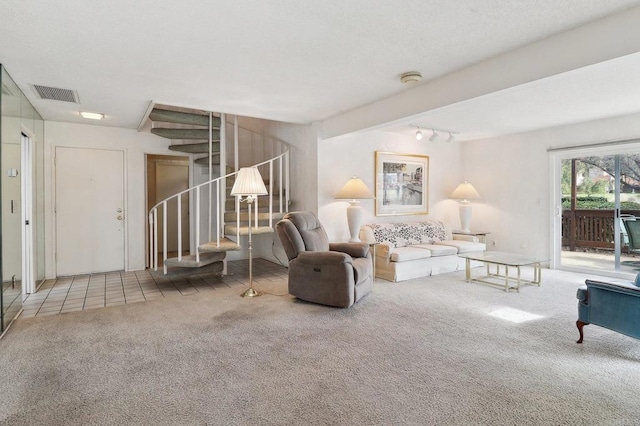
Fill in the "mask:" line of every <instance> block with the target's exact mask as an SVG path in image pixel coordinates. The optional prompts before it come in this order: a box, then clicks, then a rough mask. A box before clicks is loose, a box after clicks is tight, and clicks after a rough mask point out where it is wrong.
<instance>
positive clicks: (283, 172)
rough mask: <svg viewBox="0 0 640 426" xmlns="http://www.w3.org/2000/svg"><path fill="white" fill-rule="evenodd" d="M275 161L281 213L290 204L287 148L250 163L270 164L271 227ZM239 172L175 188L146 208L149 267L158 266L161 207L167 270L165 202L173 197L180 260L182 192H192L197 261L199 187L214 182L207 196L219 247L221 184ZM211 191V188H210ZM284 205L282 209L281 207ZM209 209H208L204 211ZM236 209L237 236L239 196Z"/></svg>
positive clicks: (256, 219)
mask: <svg viewBox="0 0 640 426" xmlns="http://www.w3.org/2000/svg"><path fill="white" fill-rule="evenodd" d="M276 163H278V179H277V181H278V189H279V191H278V196H279V213H284V212H287V211H288V208H289V186H290V183H289V151H285V152H284V153H282V154H280V155H278V156H276V157H273V158H271V159H269V160H265V161H263V162H261V163H258V164H255V165H254V166H252V167H261V166H268V168H269V186H268V188H267V192H268V194H267V196H268V197H269V226H270V227H273V198H274V196H273V192H274V191H273V189H274V188H273V186H274V185H273V182H274V168H275V165H276ZM236 174H238V172H237V171H235V172H232V173H228V174H226V175H224V176H221V177H218V178H215V179H211V180H209V181H207V182H204V183H201V184H199V185H196V186H193V187H191V188H188V189H185V190H184V191H181V192H178V193H177V194H174V195H172V196H170V197H167V198H165V199H164V200H162V201H160V202H158V203H156V205H154V206H153V207H152V208H151V209H150V210H149V267H150V268H153V269H154V270H156V271H157V270H158V210H159V209H160V208H161V209H162V230H163V233H162V234H163V238H162V253H163V265H164V273H165V274H166V273H167V265H166V260H167V226H168V219H167V206H168V205H169V203H170V202H172V201H173V200H175V202H176V203H177V218H176V226H177V229H178V259H179V260H182V198H183V196H184V195H185V194H191V193H193V192H195V244H192V246H194V247H195V255H196V262H199V261H200V252H199V250H198V247H199V246H200V231H201V229H200V218H201V215H202V213H201V211H200V210H201V208H200V207H201V204H200V194H201V189H202V188H205V187H210V188H211V187H213V186H214V185H215V193H216V196H215V197H211V199H210V200H209V203H208V204H209V205H208V207H209V209H212V205H213V204H215V206H216V212H217V215H216V221H215V222H216V223H215V230H216V244H217V245H218V247H219V246H220V239H221V236H222V238H224V235H221V233H222V234H224V213H225V211H226V207H225V203H223V202H221V201H220V199H221V197H220V194H221V185H222V184H224V185H225V188H224V190H225V191H226V179H227V178H229V177H232V176H235V175H236ZM209 194H211V191H209ZM212 200H216V201H217V202H216V203H212ZM283 207H284V211H283ZM207 212H208V211H207ZM235 213H236V223H237V225H238V226H237V228H238V231H236V238H239V236H240V235H239V227H240V226H239V225H240V208H239V203H238V200H237V199H236V203H235ZM209 219H210V220H209V229H208V231H209V232H208V235H209V241H211V237H212V232H213V224H212V221H211V215H209ZM254 223H256V224H257V223H258V209H255V221H254Z"/></svg>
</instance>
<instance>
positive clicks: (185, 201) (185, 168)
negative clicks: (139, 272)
mask: <svg viewBox="0 0 640 426" xmlns="http://www.w3.org/2000/svg"><path fill="white" fill-rule="evenodd" d="M187 189H189V157H181V156H171V155H152V154H148V155H147V212H148V211H149V210H150V209H151V208H153V206H155V205H156V204H157V203H158V202H160V201H162V200H164V199H165V198H167V197H170V196H172V195H174V194H177V193H178V192H181V191H185V190H187ZM189 201H190V200H189V194H188V193H186V194H184V196H183V197H182V200H181V203H180V206H179V207H178V203H177V202H171V203H168V204H167V218H177V217H178V214H177V213H178V208H180V210H181V214H180V215H179V216H180V218H181V223H180V227H181V232H180V234H181V240H182V241H181V242H182V244H181V245H182V254H183V255H188V254H189V253H190V250H189V247H190V237H189V234H190V233H189V229H190V227H189V223H190V222H189V204H190V203H189ZM162 214H163V210H162V209H159V211H158V222H159V223H162V221H163V218H162ZM147 232H148V230H147ZM147 236H148V235H147ZM163 238H164V235H163V229H162V227H161V226H160V227H158V241H163ZM151 250H152V249H151V247H149V238H147V254H148V253H150V251H151ZM167 251H168V253H169V257H174V256H177V253H178V227H177V226H175V224H168V226H167ZM159 258H161V256H159ZM147 259H149V256H147ZM147 261H148V260H147Z"/></svg>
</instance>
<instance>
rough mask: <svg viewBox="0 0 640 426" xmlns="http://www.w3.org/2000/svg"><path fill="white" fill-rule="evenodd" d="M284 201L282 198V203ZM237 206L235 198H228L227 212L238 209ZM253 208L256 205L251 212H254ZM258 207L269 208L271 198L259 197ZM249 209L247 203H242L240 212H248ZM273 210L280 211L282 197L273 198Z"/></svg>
mask: <svg viewBox="0 0 640 426" xmlns="http://www.w3.org/2000/svg"><path fill="white" fill-rule="evenodd" d="M284 201H285V199H284V197H282V202H284ZM235 206H236V200H235V199H234V198H228V199H227V201H226V203H225V207H226V208H227V210H234V209H235V208H236V207H235ZM253 206H254V204H252V205H251V210H253ZM258 207H259V208H260V207H265V208H268V207H269V197H268V196H266V195H264V196H260V197H258ZM248 208H249V207H248V206H247V203H240V210H248ZM273 210H280V197H273ZM263 211H264V210H263Z"/></svg>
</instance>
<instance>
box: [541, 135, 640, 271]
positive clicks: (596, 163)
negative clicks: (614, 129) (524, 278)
mask: <svg viewBox="0 0 640 426" xmlns="http://www.w3.org/2000/svg"><path fill="white" fill-rule="evenodd" d="M553 157H554V165H555V173H554V205H555V221H554V250H553V251H554V263H555V266H556V267H559V268H562V269H570V270H583V271H590V272H593V273H601V274H605V275H621V276H630V275H632V274H633V275H635V274H636V273H638V272H640V228H639V229H638V237H636V238H635V239H634V238H633V237H634V232H635V230H636V222H637V225H638V226H639V227H640V144H635V143H625V144H623V145H612V146H606V147H600V148H590V149H581V150H571V151H565V152H561V153H556V154H554V156H553Z"/></svg>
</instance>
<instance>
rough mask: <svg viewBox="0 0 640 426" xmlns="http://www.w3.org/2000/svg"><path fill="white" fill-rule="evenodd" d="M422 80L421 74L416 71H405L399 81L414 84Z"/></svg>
mask: <svg viewBox="0 0 640 426" xmlns="http://www.w3.org/2000/svg"><path fill="white" fill-rule="evenodd" d="M420 80H422V74H420V73H419V72H418V71H409V72H405V73H404V74H402V75H401V76H400V81H401V82H403V83H404V84H415V83H417V82H419V81H420Z"/></svg>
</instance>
